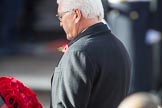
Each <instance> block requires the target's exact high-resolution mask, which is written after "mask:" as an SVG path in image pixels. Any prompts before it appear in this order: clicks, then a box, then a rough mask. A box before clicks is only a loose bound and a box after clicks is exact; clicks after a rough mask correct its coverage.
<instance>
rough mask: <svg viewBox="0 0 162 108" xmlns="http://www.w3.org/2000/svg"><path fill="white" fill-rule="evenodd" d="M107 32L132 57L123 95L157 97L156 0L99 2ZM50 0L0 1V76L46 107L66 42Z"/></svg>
mask: <svg viewBox="0 0 162 108" xmlns="http://www.w3.org/2000/svg"><path fill="white" fill-rule="evenodd" d="M102 2H103V6H104V12H105V20H106V21H107V23H108V25H109V27H110V29H111V30H112V32H113V33H114V34H115V35H116V36H117V37H118V38H119V39H120V40H121V41H122V42H123V43H124V45H125V46H126V48H127V50H128V52H129V54H130V56H131V59H132V63H133V65H132V67H133V69H132V76H131V77H132V81H131V84H130V86H131V88H130V91H129V93H130V94H132V93H135V92H139V91H146V92H154V93H157V94H158V95H159V96H161V94H162V43H161V39H162V35H161V33H162V20H161V19H162V12H160V11H161V5H162V1H161V0H102ZM56 13H57V4H56V1H54V0H1V3H0V76H4V75H9V76H14V77H15V78H17V79H18V80H20V81H22V82H23V83H24V84H25V85H27V86H28V87H30V88H32V89H33V90H34V91H35V92H37V95H38V98H39V100H40V101H41V103H42V104H43V106H44V108H49V99H50V80H51V76H52V74H53V71H54V68H55V66H56V65H57V63H58V61H59V59H60V57H61V56H62V53H61V52H59V51H58V50H57V48H58V47H60V46H61V45H62V44H65V43H68V41H67V40H66V36H65V33H64V31H63V29H62V28H61V27H60V26H59V21H58V19H57V18H56V16H55V15H56Z"/></svg>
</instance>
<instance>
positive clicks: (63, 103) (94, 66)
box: [51, 23, 131, 108]
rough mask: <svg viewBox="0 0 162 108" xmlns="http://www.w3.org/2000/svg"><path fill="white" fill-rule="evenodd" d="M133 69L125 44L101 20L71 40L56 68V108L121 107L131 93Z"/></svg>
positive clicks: (54, 100) (54, 87) (54, 77)
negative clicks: (123, 100)
mask: <svg viewBox="0 0 162 108" xmlns="http://www.w3.org/2000/svg"><path fill="white" fill-rule="evenodd" d="M130 70H131V69H130V58H129V56H128V53H127V51H126V49H125V47H124V46H123V44H122V43H121V42H120V41H119V40H118V39H117V38H116V37H115V36H114V35H113V34H112V33H111V32H110V30H109V29H108V28H107V26H106V25H105V24H103V23H97V24H95V25H93V26H91V27H89V28H88V29H86V30H85V31H84V32H82V33H80V34H79V35H78V36H77V37H76V38H75V39H74V40H72V41H71V42H70V43H69V48H68V50H67V52H65V53H64V55H63V57H62V58H61V60H60V62H59V64H58V67H56V68H55V72H54V76H53V80H52V90H51V97H52V106H53V107H52V108H117V105H118V104H119V103H120V102H121V100H122V99H123V98H124V97H125V96H126V95H127V92H128V87H129V82H130Z"/></svg>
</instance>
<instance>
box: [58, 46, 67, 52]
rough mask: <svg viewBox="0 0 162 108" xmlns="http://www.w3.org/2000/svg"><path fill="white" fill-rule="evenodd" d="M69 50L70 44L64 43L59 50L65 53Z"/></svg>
mask: <svg viewBox="0 0 162 108" xmlns="http://www.w3.org/2000/svg"><path fill="white" fill-rule="evenodd" d="M67 50H68V44H63V45H62V46H61V47H59V48H58V51H61V52H63V53H65V52H66V51H67Z"/></svg>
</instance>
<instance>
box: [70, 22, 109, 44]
mask: <svg viewBox="0 0 162 108" xmlns="http://www.w3.org/2000/svg"><path fill="white" fill-rule="evenodd" d="M101 32H110V30H109V29H108V28H107V25H106V24H104V23H102V22H101V23H97V24H94V25H92V26H90V27H89V28H87V29H86V30H85V31H84V32H81V33H80V34H79V35H78V36H76V37H75V38H74V39H73V40H72V41H71V42H70V43H69V44H68V46H71V45H72V44H73V43H75V42H76V41H77V40H79V39H80V38H82V37H85V36H89V35H93V34H96V33H101Z"/></svg>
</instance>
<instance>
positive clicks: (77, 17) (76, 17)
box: [74, 9, 82, 23]
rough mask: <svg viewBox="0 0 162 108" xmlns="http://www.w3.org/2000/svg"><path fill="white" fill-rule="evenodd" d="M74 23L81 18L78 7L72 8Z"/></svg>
mask: <svg viewBox="0 0 162 108" xmlns="http://www.w3.org/2000/svg"><path fill="white" fill-rule="evenodd" d="M74 14H75V15H74V17H75V23H78V22H79V21H80V20H81V17H82V13H81V11H80V10H79V9H76V10H74Z"/></svg>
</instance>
